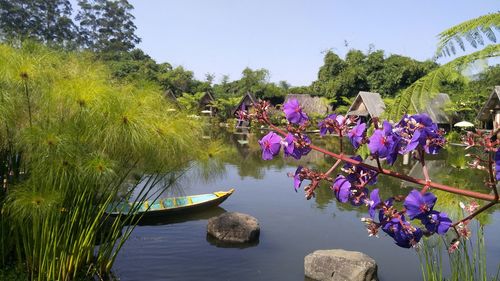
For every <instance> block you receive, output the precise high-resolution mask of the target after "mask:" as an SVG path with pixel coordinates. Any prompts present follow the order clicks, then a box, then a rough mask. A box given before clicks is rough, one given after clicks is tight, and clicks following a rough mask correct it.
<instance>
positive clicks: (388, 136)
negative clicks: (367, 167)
mask: <svg viewBox="0 0 500 281" xmlns="http://www.w3.org/2000/svg"><path fill="white" fill-rule="evenodd" d="M399 140H400V138H399V137H398V136H397V135H395V134H394V133H393V132H392V125H391V123H389V122H387V121H384V124H383V129H382V130H380V129H378V130H375V132H374V133H373V135H372V136H371V137H370V142H369V143H368V148H369V149H370V152H371V153H372V154H377V155H378V157H380V158H385V159H386V161H387V163H388V164H393V163H394V162H395V161H396V158H397V154H398V147H399Z"/></svg>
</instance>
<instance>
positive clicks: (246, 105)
mask: <svg viewBox="0 0 500 281" xmlns="http://www.w3.org/2000/svg"><path fill="white" fill-rule="evenodd" d="M255 103H257V98H255V96H254V95H253V94H252V93H250V92H247V93H246V94H245V95H244V96H243V97H242V98H241V100H240V102H239V103H238V105H236V107H235V108H234V109H233V110H232V111H231V115H232V116H235V115H236V112H237V111H238V110H245V111H248V110H250V108H252V107H253V105H254V104H255Z"/></svg>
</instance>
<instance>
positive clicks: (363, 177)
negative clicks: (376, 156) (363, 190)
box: [342, 155, 377, 185]
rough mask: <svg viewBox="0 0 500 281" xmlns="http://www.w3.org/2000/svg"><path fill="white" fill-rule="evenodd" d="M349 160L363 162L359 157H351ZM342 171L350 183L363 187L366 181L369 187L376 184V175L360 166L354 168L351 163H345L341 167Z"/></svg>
mask: <svg viewBox="0 0 500 281" xmlns="http://www.w3.org/2000/svg"><path fill="white" fill-rule="evenodd" d="M351 159H354V160H357V161H359V162H363V158H361V156H359V155H356V156H352V157H351ZM342 171H343V172H345V173H346V174H347V180H348V181H350V182H351V183H354V184H358V185H365V183H366V181H368V180H369V182H368V184H369V185H373V184H376V183H377V173H376V172H375V171H373V170H369V169H366V168H364V167H361V166H355V165H352V164H351V163H345V164H344V167H342Z"/></svg>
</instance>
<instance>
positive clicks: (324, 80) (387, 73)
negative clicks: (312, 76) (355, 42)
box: [311, 49, 436, 106]
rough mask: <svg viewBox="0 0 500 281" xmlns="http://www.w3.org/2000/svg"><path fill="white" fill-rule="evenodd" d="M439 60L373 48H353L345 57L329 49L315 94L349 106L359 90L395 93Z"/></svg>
mask: <svg viewBox="0 0 500 281" xmlns="http://www.w3.org/2000/svg"><path fill="white" fill-rule="evenodd" d="M434 67H436V64H435V63H433V62H419V61H416V60H413V59H411V58H407V57H403V56H398V55H391V56H389V57H388V58H385V56H384V51H382V50H373V49H370V50H369V52H368V53H367V54H364V53H363V52H362V51H360V50H355V49H351V50H349V51H348V52H347V54H346V56H345V59H344V60H343V59H341V58H340V57H339V56H338V55H336V54H335V53H333V52H332V51H329V52H327V53H326V54H325V58H324V64H323V66H321V67H320V69H319V72H318V79H317V80H316V81H314V82H313V83H312V85H311V90H312V93H313V94H316V95H319V96H323V97H325V98H328V100H329V101H330V102H332V103H333V105H334V106H346V105H348V104H349V103H350V101H351V99H352V98H353V97H355V96H356V95H357V94H358V92H359V91H375V92H379V93H380V94H382V95H383V96H385V97H390V96H395V95H396V94H397V93H398V91H400V90H401V89H403V88H405V87H407V86H408V85H410V84H411V83H413V82H414V81H416V80H417V79H419V78H420V77H422V76H424V75H425V74H427V73H428V72H429V71H431V70H432V69H433V68H434Z"/></svg>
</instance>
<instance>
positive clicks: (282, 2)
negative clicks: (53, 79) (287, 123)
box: [129, 0, 500, 86]
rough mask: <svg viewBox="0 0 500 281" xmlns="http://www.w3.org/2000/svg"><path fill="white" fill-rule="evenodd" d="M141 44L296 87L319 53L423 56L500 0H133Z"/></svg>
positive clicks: (218, 71) (174, 58) (201, 71)
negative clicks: (263, 72) (265, 74)
mask: <svg viewBox="0 0 500 281" xmlns="http://www.w3.org/2000/svg"><path fill="white" fill-rule="evenodd" d="M129 1H130V3H131V4H133V5H134V7H135V10H134V12H133V13H134V15H135V17H136V21H135V23H136V25H137V34H138V35H139V36H140V37H141V38H142V43H140V45H139V47H140V48H141V49H143V50H144V51H145V52H146V53H148V54H149V55H150V56H152V57H153V58H154V59H155V60H157V61H158V62H169V63H171V64H173V65H174V66H177V65H182V66H184V67H185V68H186V69H189V70H192V71H194V73H195V76H196V77H197V78H198V79H204V75H205V73H213V74H215V75H216V80H215V81H216V82H218V81H219V80H220V78H221V77H222V75H223V74H228V75H229V76H230V78H231V80H233V79H238V78H239V77H241V71H242V70H243V69H244V68H245V67H247V66H248V67H251V68H266V69H268V70H269V71H270V73H271V79H270V80H271V81H275V82H277V81H280V80H286V81H288V82H289V83H291V84H292V85H294V86H300V85H308V84H309V83H310V82H311V81H313V80H314V79H316V76H317V72H318V68H319V67H320V66H321V65H322V62H323V61H322V60H323V54H322V52H323V51H325V50H328V49H333V51H335V52H336V53H338V54H339V55H341V56H344V55H345V53H346V51H347V48H346V47H344V40H346V41H347V42H348V43H349V47H348V48H356V49H361V50H365V51H366V50H367V49H368V46H369V44H374V45H375V48H376V49H383V50H385V51H386V54H390V53H395V54H401V55H405V56H410V57H413V58H416V59H419V60H424V59H428V58H431V57H432V56H433V54H434V51H435V47H436V43H437V39H436V35H437V34H438V33H439V32H441V31H443V30H444V29H446V28H449V27H451V26H453V25H455V24H458V23H460V22H462V21H465V20H468V19H472V18H474V17H477V16H480V15H484V14H487V13H491V12H496V11H499V10H500V1H499V0H419V1H408V0H345V1H333V0H332V1H326V0H251V1H250V0H248V1H243V0H212V1H208V0H129Z"/></svg>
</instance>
